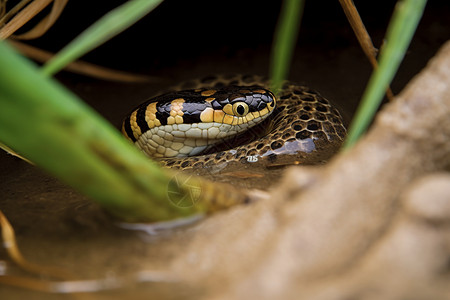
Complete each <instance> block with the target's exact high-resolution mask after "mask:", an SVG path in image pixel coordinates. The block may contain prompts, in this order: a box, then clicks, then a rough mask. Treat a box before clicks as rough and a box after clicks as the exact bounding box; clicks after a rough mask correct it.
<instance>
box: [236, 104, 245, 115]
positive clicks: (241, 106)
mask: <svg viewBox="0 0 450 300" xmlns="http://www.w3.org/2000/svg"><path fill="white" fill-rule="evenodd" d="M236 111H237V112H238V114H239V115H243V114H244V113H245V108H244V106H243V105H239V106H238V107H237V108H236Z"/></svg>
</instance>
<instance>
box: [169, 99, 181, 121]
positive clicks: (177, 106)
mask: <svg viewBox="0 0 450 300" xmlns="http://www.w3.org/2000/svg"><path fill="white" fill-rule="evenodd" d="M183 103H184V99H183V98H178V99H175V100H173V101H172V102H170V115H171V116H172V117H175V116H183V114H184V113H183Z"/></svg>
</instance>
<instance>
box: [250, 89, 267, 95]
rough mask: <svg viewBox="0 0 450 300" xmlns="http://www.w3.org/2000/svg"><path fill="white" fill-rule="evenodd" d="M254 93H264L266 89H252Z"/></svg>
mask: <svg viewBox="0 0 450 300" xmlns="http://www.w3.org/2000/svg"><path fill="white" fill-rule="evenodd" d="M253 92H254V93H258V94H265V93H266V91H265V90H254V91H253Z"/></svg>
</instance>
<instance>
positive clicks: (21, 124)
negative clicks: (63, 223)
mask: <svg viewBox="0 0 450 300" xmlns="http://www.w3.org/2000/svg"><path fill="white" fill-rule="evenodd" d="M0 66H1V68H0V107H1V109H0V141H1V142H2V143H4V144H6V145H8V146H9V147H11V148H12V149H14V150H15V151H17V152H18V153H19V154H21V155H23V156H25V157H26V158H28V159H30V160H31V161H33V162H34V163H36V164H37V165H38V166H40V167H42V168H43V169H45V170H47V171H48V172H50V173H52V174H53V175H55V176H56V177H58V178H59V179H61V180H63V181H65V182H66V183H68V184H70V185H72V186H73V187H75V188H77V189H78V190H80V191H81V192H83V193H84V194H86V195H88V196H90V197H91V198H92V199H93V200H96V201H97V202H98V203H100V204H101V205H102V206H104V207H105V208H106V209H107V210H108V211H109V212H111V213H112V214H113V215H115V216H117V217H119V218H121V219H123V220H126V221H160V220H168V219H173V218H179V217H183V216H188V215H192V214H196V213H202V212H204V211H206V209H207V204H205V202H202V201H199V202H196V200H197V199H191V198H192V197H196V195H193V193H192V188H194V189H202V186H203V184H204V183H203V182H202V181H200V180H198V179H195V178H191V179H189V180H187V179H186V178H185V177H184V176H181V175H180V177H179V178H178V179H179V180H178V181H173V180H171V179H172V178H173V174H172V173H169V171H167V170H162V169H160V168H159V167H158V166H157V165H156V164H155V163H152V162H151V161H150V160H148V159H147V158H146V157H145V156H144V155H142V153H140V152H139V151H138V150H137V149H136V148H135V147H133V146H132V145H131V143H129V142H128V141H126V140H125V139H124V138H123V137H122V136H121V135H120V133H119V132H118V131H117V130H116V129H115V128H113V127H112V126H111V125H110V124H109V123H108V122H106V121H105V120H104V119H103V118H101V117H100V116H99V115H98V114H97V113H96V112H95V111H94V110H93V109H91V108H90V107H89V106H87V105H85V104H84V103H83V102H81V101H80V100H79V99H78V98H77V97H76V96H75V95H74V94H72V93H70V92H69V91H67V90H66V89H65V88H64V87H62V86H61V85H59V84H58V83H57V82H55V81H54V80H52V79H50V78H48V77H46V76H44V75H43V74H42V73H41V72H39V71H38V69H37V68H36V67H35V66H34V65H32V64H31V63H30V62H29V61H27V60H25V59H24V58H22V57H20V56H19V55H18V54H16V53H15V52H14V51H13V50H12V48H10V47H9V46H8V45H7V44H6V43H5V42H0ZM177 182H181V183H182V184H177ZM212 193H213V192H212ZM197 194H198V193H197ZM197 196H198V195H197ZM209 196H210V195H209ZM197 198H198V197H197ZM194 202H196V205H186V203H194Z"/></svg>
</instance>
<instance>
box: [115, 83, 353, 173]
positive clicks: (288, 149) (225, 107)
mask: <svg viewBox="0 0 450 300" xmlns="http://www.w3.org/2000/svg"><path fill="white" fill-rule="evenodd" d="M187 89H189V90H187ZM175 90H178V91H176V92H172V93H168V94H164V95H162V96H159V97H154V98H152V99H150V100H149V101H147V102H145V103H143V104H141V105H140V106H138V107H137V108H136V109H135V110H134V111H133V112H132V113H131V114H130V115H128V116H127V118H126V119H125V120H124V122H123V126H122V132H123V134H124V135H125V136H126V137H127V138H128V139H130V140H131V141H132V142H134V143H135V144H136V145H137V146H138V147H139V148H140V149H141V150H142V151H143V152H144V153H145V154H146V155H148V156H150V157H153V158H156V159H158V160H159V161H160V162H161V163H162V164H163V165H164V166H168V167H174V168H179V169H202V168H203V169H204V168H214V167H217V166H222V167H223V166H225V165H228V164H230V163H234V164H238V165H256V164H260V165H263V166H268V165H274V164H275V165H276V164H284V163H287V164H289V162H288V161H291V162H292V161H295V163H303V164H315V163H320V162H322V161H324V160H326V159H327V158H329V157H330V156H331V155H332V154H333V153H334V152H336V151H337V150H338V149H339V147H340V145H341V143H342V141H343V139H344V137H345V134H346V129H345V127H344V125H343V121H342V118H341V115H340V114H339V112H338V111H337V109H336V108H334V107H332V106H331V105H330V103H329V102H328V101H327V100H326V99H325V98H323V97H322V96H320V95H319V94H318V93H317V92H314V91H312V90H310V89H309V88H307V87H303V86H299V85H295V84H292V83H288V82H287V83H285V84H284V86H283V88H282V90H281V91H280V93H279V94H278V99H276V98H275V96H274V95H273V94H272V92H270V91H269V90H268V83H267V81H265V80H263V79H262V78H261V77H258V76H243V75H238V76H231V77H226V76H215V77H208V78H203V79H199V80H196V81H192V82H187V83H184V84H183V85H181V86H179V87H177V88H175ZM205 153H206V154H205ZM190 155H196V156H190ZM222 167H220V168H222Z"/></svg>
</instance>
